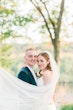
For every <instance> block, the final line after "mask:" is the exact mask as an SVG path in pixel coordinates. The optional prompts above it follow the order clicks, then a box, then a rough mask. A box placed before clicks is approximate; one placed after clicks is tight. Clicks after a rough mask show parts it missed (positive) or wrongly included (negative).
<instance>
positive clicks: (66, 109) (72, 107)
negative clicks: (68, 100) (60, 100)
mask: <svg viewBox="0 0 73 110" xmlns="http://www.w3.org/2000/svg"><path fill="white" fill-rule="evenodd" d="M60 110H73V105H64V106H63V107H62V108H61V109H60Z"/></svg>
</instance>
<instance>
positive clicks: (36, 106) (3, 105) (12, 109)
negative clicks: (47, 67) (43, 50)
mask: <svg viewBox="0 0 73 110" xmlns="http://www.w3.org/2000/svg"><path fill="white" fill-rule="evenodd" d="M47 53H48V55H49V56H50V62H51V67H52V70H53V76H52V79H51V80H50V81H49V82H48V84H47V85H45V86H44V85H43V79H42V77H41V79H39V81H38V84H37V86H34V85H31V84H28V83H26V82H24V81H22V80H20V79H18V78H17V77H15V76H13V75H11V74H10V73H8V72H7V71H5V70H4V69H3V68H0V110H55V109H56V108H55V104H54V102H53V95H54V92H55V88H56V84H57V82H58V79H59V70H58V67H57V64H56V62H55V61H54V59H53V58H52V56H51V55H50V53H49V52H47ZM40 82H41V83H40Z"/></svg>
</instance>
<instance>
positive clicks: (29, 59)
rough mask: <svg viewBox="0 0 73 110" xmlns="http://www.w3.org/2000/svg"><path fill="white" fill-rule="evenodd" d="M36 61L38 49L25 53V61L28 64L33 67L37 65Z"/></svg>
mask: <svg viewBox="0 0 73 110" xmlns="http://www.w3.org/2000/svg"><path fill="white" fill-rule="evenodd" d="M36 61H37V52H36V50H29V51H27V53H26V55H25V63H26V64H27V65H28V66H30V67H33V66H34V65H35V63H36Z"/></svg>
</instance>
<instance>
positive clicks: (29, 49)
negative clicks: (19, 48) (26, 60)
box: [25, 48, 36, 53]
mask: <svg viewBox="0 0 73 110" xmlns="http://www.w3.org/2000/svg"><path fill="white" fill-rule="evenodd" d="M32 50H34V51H36V49H35V48H28V49H26V50H25V52H26V53H27V52H28V51H32Z"/></svg>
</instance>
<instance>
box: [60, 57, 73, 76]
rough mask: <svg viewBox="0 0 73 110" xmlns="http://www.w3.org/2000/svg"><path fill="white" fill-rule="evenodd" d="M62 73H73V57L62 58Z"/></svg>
mask: <svg viewBox="0 0 73 110" xmlns="http://www.w3.org/2000/svg"><path fill="white" fill-rule="evenodd" d="M60 68H61V73H62V74H68V75H70V74H72V73H73V59H72V58H68V57H65V58H62V60H61V67H60Z"/></svg>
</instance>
